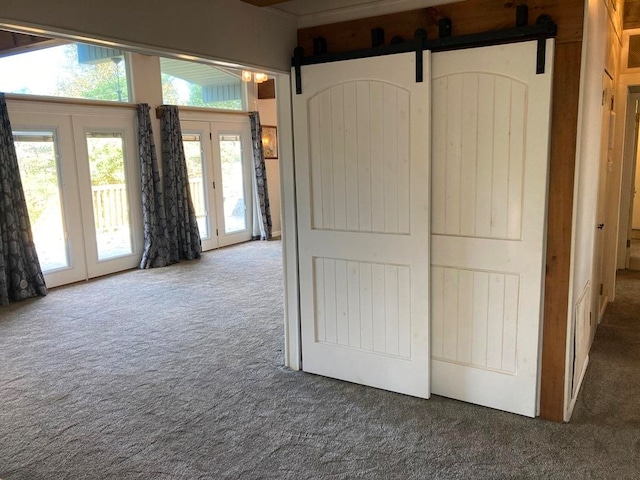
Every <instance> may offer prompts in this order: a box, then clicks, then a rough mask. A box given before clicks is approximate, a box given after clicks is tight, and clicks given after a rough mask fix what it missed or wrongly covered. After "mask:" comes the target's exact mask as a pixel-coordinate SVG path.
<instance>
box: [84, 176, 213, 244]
mask: <svg viewBox="0 0 640 480" xmlns="http://www.w3.org/2000/svg"><path fill="white" fill-rule="evenodd" d="M189 188H190V190H191V199H192V200H193V206H194V208H195V210H196V216H197V217H202V216H204V215H206V208H205V206H204V205H205V203H204V192H203V189H202V179H196V180H190V181H189ZM91 190H92V193H93V217H94V219H95V223H96V231H97V232H101V233H106V232H115V231H117V230H119V229H120V228H123V227H128V226H129V202H128V197H127V186H126V185H125V184H113V185H97V186H93V187H91Z"/></svg>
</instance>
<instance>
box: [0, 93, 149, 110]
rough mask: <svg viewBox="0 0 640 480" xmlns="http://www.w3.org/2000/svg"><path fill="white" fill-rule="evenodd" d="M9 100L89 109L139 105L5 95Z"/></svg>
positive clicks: (134, 105) (66, 98)
mask: <svg viewBox="0 0 640 480" xmlns="http://www.w3.org/2000/svg"><path fill="white" fill-rule="evenodd" d="M4 96H5V98H6V99H7V100H16V101H21V102H22V101H24V102H40V103H63V104H67V105H84V106H89V107H112V108H127V109H129V108H130V109H134V108H136V106H137V104H135V103H130V102H110V101H107V100H89V99H85V98H69V97H49V96H41V95H24V94H21V93H5V94H4Z"/></svg>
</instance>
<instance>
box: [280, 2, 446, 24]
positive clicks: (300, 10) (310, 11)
mask: <svg viewBox="0 0 640 480" xmlns="http://www.w3.org/2000/svg"><path fill="white" fill-rule="evenodd" d="M455 1H459V0H290V1H288V2H283V3H280V4H277V5H274V6H273V7H269V8H272V9H274V10H276V11H279V12H283V13H285V14H289V15H293V16H296V17H298V28H306V27H313V26H317V25H325V24H329V23H335V22H343V21H347V20H356V19H358V18H367V17H373V16H376V15H387V14H390V13H397V12H404V11H407V10H416V9H419V8H426V7H433V6H435V5H443V4H445V3H453V2H455Z"/></svg>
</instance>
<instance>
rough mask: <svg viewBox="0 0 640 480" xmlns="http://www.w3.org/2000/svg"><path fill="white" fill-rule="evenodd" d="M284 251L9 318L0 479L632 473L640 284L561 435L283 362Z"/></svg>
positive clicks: (626, 287) (622, 300) (85, 292)
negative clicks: (289, 367) (295, 369)
mask: <svg viewBox="0 0 640 480" xmlns="http://www.w3.org/2000/svg"><path fill="white" fill-rule="evenodd" d="M280 248H281V245H280V242H252V243H248V244H243V245H240V246H238V247H233V248H227V249H223V250H220V251H215V252H208V253H206V254H205V255H204V256H203V258H202V259H201V260H198V261H193V262H185V263H181V264H179V265H175V266H171V267H168V268H163V269H157V270H149V271H131V272H127V273H123V274H119V275H113V276H110V277H106V278H103V279H97V280H95V281H90V282H86V283H81V284H77V285H73V286H69V287H63V288H58V289H54V290H52V291H51V293H50V294H49V295H48V296H47V297H45V298H39V299H34V300H29V301H25V302H22V303H17V304H13V305H11V306H9V307H8V308H4V309H2V310H0V477H2V478H4V479H5V480H57V479H114V480H115V479H118V480H122V479H149V480H152V479H153V480H156V479H160V480H163V479H185V480H186V479H262V478H273V479H316V478H318V479H352V478H356V479H357V478H367V479H457V478H460V479H485V478H486V479H521V478H525V479H526V478H531V479H638V478H640V401H639V400H638V399H639V398H640V273H633V274H631V273H630V274H625V275H623V276H622V279H621V286H620V289H619V297H618V301H617V302H616V304H614V305H612V306H611V308H610V310H609V312H608V313H607V316H606V318H605V320H604V323H603V324H602V325H601V326H600V329H599V331H598V335H597V338H596V341H595V345H594V348H593V352H592V357H591V358H592V362H591V367H590V370H589V371H588V373H587V377H586V384H585V387H584V391H583V392H582V394H581V397H580V400H579V402H578V405H577V407H576V411H575V415H574V419H573V422H572V423H571V424H569V425H559V424H553V423H549V422H545V421H541V420H534V419H528V418H523V417H519V416H516V415H511V414H507V413H503V412H498V411H494V410H490V409H487V408H482V407H478V406H474V405H468V404H463V403H460V402H456V401H453V400H449V399H445V398H440V397H433V398H432V399H430V400H419V399H415V398H410V397H406V396H402V395H397V394H393V393H389V392H384V391H380V390H375V389H372V388H367V387H363V386H359V385H353V384H349V383H345V382H340V381H336V380H331V379H327V378H322V377H319V376H314V375H310V374H305V373H302V372H292V371H290V370H287V369H286V368H284V367H283V327H282V317H283V302H282V271H281V255H280Z"/></svg>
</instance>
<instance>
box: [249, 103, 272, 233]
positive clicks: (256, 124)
mask: <svg viewBox="0 0 640 480" xmlns="http://www.w3.org/2000/svg"><path fill="white" fill-rule="evenodd" d="M249 118H250V119H251V140H252V142H251V143H252V146H253V170H254V172H255V182H254V186H255V195H256V204H257V206H258V208H259V210H260V212H259V215H258V216H257V217H258V224H259V225H260V240H269V239H271V209H270V208H269V191H268V189H267V169H266V166H265V163H264V150H263V148H262V125H261V124H260V113H258V112H251V113H250V114H249ZM256 240H257V237H256Z"/></svg>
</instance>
